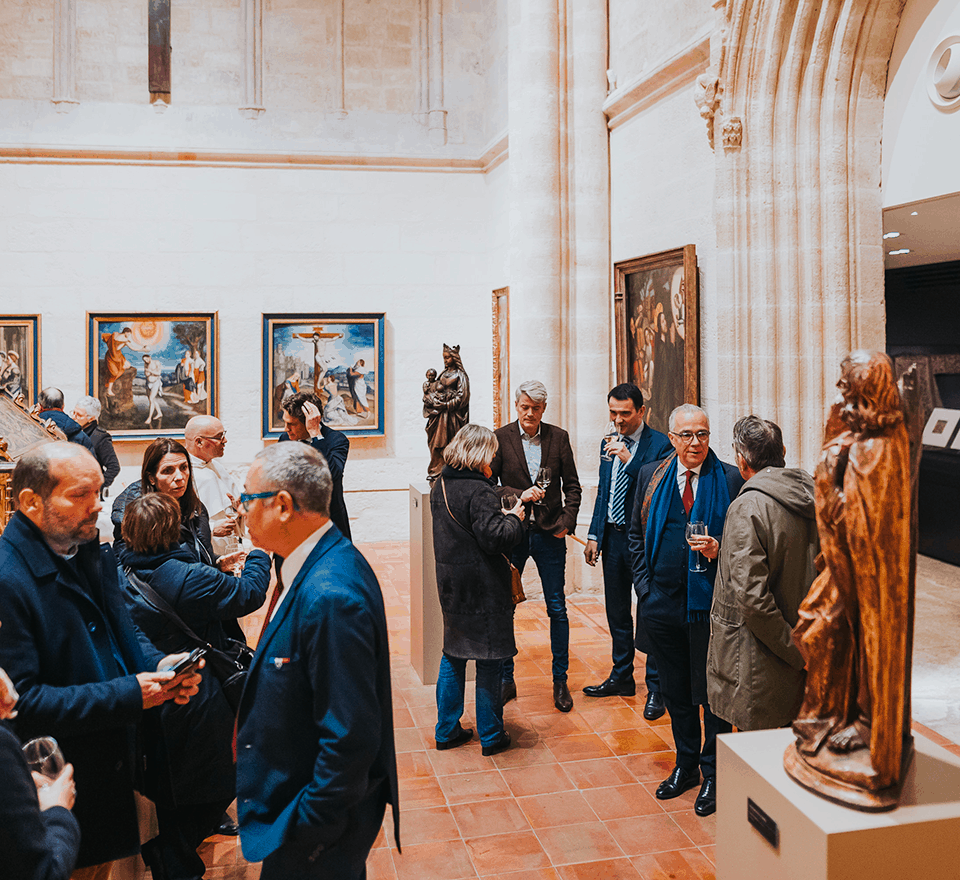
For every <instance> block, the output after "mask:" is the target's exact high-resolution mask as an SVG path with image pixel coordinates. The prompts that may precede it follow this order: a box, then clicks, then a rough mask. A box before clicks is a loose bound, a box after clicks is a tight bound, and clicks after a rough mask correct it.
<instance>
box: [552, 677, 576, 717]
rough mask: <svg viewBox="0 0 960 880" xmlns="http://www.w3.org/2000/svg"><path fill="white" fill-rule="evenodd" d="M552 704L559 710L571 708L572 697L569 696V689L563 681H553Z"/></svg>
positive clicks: (565, 710)
mask: <svg viewBox="0 0 960 880" xmlns="http://www.w3.org/2000/svg"><path fill="white" fill-rule="evenodd" d="M553 705H554V706H556V707H557V708H558V709H559V710H560V711H561V712H569V711H570V710H571V709H572V708H573V697H571V696H570V689H569V688H568V687H567V683H566V682H565V681H555V682H554V683H553Z"/></svg>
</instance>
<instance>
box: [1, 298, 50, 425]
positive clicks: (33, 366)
mask: <svg viewBox="0 0 960 880" xmlns="http://www.w3.org/2000/svg"><path fill="white" fill-rule="evenodd" d="M39 385H40V316H39V315H0V393H2V394H5V395H6V396H7V397H9V398H10V399H11V400H15V399H16V398H17V396H18V395H20V394H22V395H23V397H24V400H25V402H26V404H27V406H28V407H29V406H31V405H32V404H34V403H36V402H37V392H38V391H39V390H40V388H39Z"/></svg>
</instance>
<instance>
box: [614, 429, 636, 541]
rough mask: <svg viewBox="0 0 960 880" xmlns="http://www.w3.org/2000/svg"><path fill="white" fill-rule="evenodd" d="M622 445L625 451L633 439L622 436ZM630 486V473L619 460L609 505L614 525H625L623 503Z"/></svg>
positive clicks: (628, 448)
mask: <svg viewBox="0 0 960 880" xmlns="http://www.w3.org/2000/svg"><path fill="white" fill-rule="evenodd" d="M623 445H624V446H626V447H627V452H629V451H630V450H631V449H632V448H633V440H631V439H630V438H629V437H624V438H623ZM629 488H630V474H628V473H627V466H626V465H625V464H624V463H623V462H622V461H621V462H620V468H619V469H618V470H617V479H616V482H615V483H614V484H613V501H612V503H611V507H610V516H611V517H612V518H613V521H614V523H615V524H616V525H618V526H622V525H626V522H627V517H626V513H625V512H624V509H623V508H624V504H623V502H624V501H626V498H627V489H629Z"/></svg>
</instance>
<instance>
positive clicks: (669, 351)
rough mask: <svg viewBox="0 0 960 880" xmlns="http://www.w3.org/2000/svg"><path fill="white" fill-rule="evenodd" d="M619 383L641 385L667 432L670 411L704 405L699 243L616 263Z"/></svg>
mask: <svg viewBox="0 0 960 880" xmlns="http://www.w3.org/2000/svg"><path fill="white" fill-rule="evenodd" d="M613 269H614V300H613V302H614V318H615V320H616V333H617V381H618V382H632V383H634V384H635V385H637V386H639V388H640V390H641V392H642V393H643V399H644V402H645V404H646V407H647V415H646V421H647V424H649V425H650V427H652V428H655V429H656V430H658V431H663V432H666V431H667V420H668V418H669V416H670V412H671V411H672V410H673V409H674V408H675V407H677V406H679V405H680V404H682V403H695V404H699V403H700V337H699V327H700V324H699V297H698V285H697V252H696V247H695V246H694V245H692V244H688V245H686V246H685V247H682V248H675V249H674V250H669V251H662V252H660V253H657V254H651V255H649V256H646V257H637V258H635V259H632V260H624V261H623V262H620V263H615V264H614V267H613Z"/></svg>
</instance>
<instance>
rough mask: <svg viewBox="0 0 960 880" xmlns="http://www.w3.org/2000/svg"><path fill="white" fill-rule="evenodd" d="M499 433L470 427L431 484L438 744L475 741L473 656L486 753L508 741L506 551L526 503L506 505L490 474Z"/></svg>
mask: <svg viewBox="0 0 960 880" xmlns="http://www.w3.org/2000/svg"><path fill="white" fill-rule="evenodd" d="M497 445H498V444H497V438H496V436H495V435H494V434H493V432H492V431H490V430H489V429H488V428H484V427H482V426H481V425H469V424H468V425H464V426H463V427H462V428H461V429H460V430H459V431H458V432H457V435H456V436H455V437H454V438H453V440H452V442H451V443H450V445H449V446H447V448H446V449H445V450H444V453H443V457H444V461H445V462H446V464H445V466H444V468H443V470H442V471H441V473H440V479H438V480H437V481H436V482H435V483H434V484H433V489H432V491H431V493H430V508H431V511H432V513H433V550H434V556H435V557H436V563H437V587H438V589H439V592H440V607H441V609H442V611H443V657H442V658H441V660H440V674H439V677H438V679H437V725H436V731H435V735H436V742H437V748H438V749H440V750H441V751H443V750H445V749H452V748H455V747H457V746H460V745H463V744H464V743H466V742H469V741H470V739H472V738H473V730H472V729H471V728H465V727H463V726H462V725H461V724H460V717H461V716H462V714H463V692H464V682H465V678H466V665H467V660H474V661H475V662H476V664H477V693H476V713H477V728H478V732H479V734H480V744H481V746H482V750H483V754H484V755H495V754H497V752H502V751H503V750H504V749H506V748H508V747H509V745H510V734H509V733H507V732H506V731H505V730H504V729H503V703H502V701H501V697H500V678H501V666H502V664H503V661H504V660H505V659H507V658H509V657H513V656H514V655H515V654H516V653H517V647H516V643H515V641H514V638H513V592H512V587H511V576H510V561H509V559H508V558H507V556H506V555H505V554H506V553H508V552H509V551H510V549H511V548H512V547H514V546H515V545H516V544H518V543H520V540H521V539H522V537H523V522H522V520H523V517H524V510H523V504H522V503H521V502H520V501H519V499H518V500H517V502H516V504H515V506H514V507H512V508H511V509H510V510H508V511H503V510H502V509H501V506H500V498H499V496H498V495H497V493H496V491H495V490H494V488H493V481H492V480H491V479H490V473H491V472H490V463H491V462H492V461H493V456H494V455H495V454H496V451H497Z"/></svg>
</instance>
